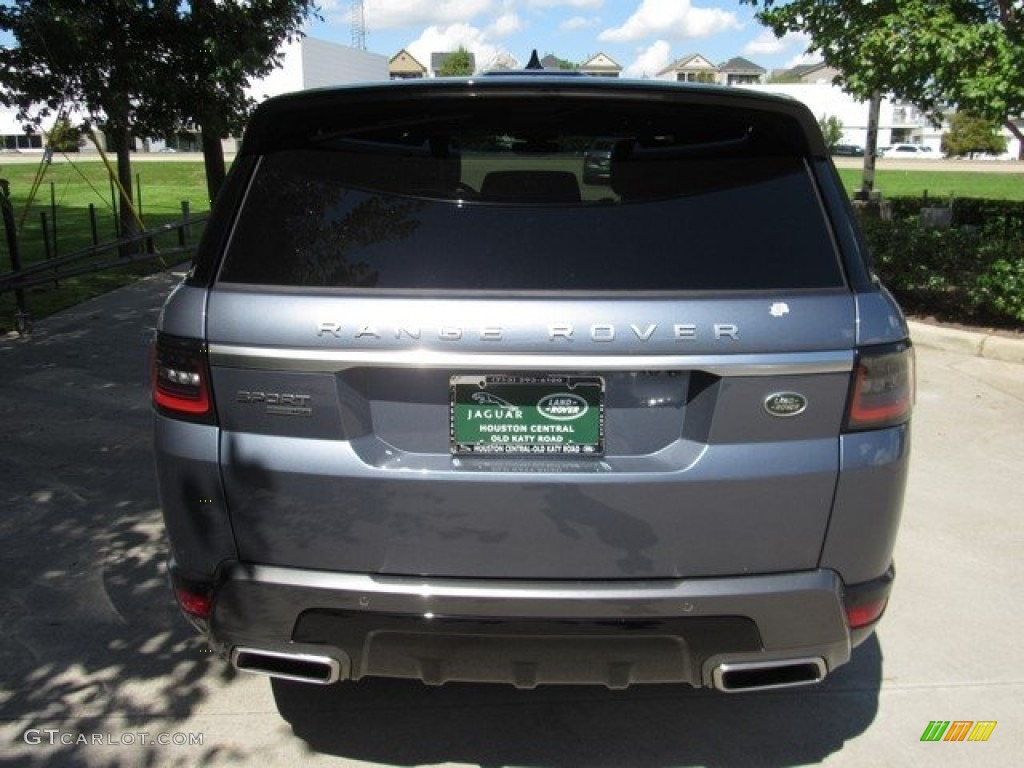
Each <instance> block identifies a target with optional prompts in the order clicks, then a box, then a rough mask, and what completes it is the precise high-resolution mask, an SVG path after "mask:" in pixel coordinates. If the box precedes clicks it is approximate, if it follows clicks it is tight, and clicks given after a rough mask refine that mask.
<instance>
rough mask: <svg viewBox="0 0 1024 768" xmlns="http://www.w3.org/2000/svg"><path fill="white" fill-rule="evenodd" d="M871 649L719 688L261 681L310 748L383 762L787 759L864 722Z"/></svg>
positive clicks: (814, 750)
mask: <svg viewBox="0 0 1024 768" xmlns="http://www.w3.org/2000/svg"><path fill="white" fill-rule="evenodd" d="M881 680H882V655H881V649H880V647H879V644H878V641H877V639H875V638H874V637H872V638H871V639H869V640H868V641H867V642H866V643H864V645H862V646H861V647H860V648H858V649H857V650H856V651H855V653H854V657H853V660H852V661H851V662H850V664H848V665H847V666H845V667H843V668H842V669H840V670H838V671H837V672H836V673H835V674H834V675H833V676H832V677H830V678H829V679H828V680H827V681H826V683H825V684H824V685H822V686H820V687H818V688H805V689H792V690H790V691H786V692H764V693H753V694H743V695H740V694H736V695H728V694H718V693H715V692H712V691H702V690H693V689H690V688H686V687H678V686H639V687H634V688H630V689H628V690H626V691H619V692H616V691H608V690H605V689H603V688H589V687H587V688H584V687H564V688H558V687H549V688H538V689H536V690H533V691H518V690H516V689H514V688H512V687H511V686H498V685H454V684H451V685H446V686H444V687H441V688H428V687H426V686H424V685H421V684H420V683H418V682H411V681H399V680H370V679H368V680H364V681H362V682H359V683H341V684H338V685H334V686H328V687H316V686H311V685H306V684H303V683H291V682H285V681H279V680H275V681H273V682H272V685H273V690H274V698H275V700H276V702H277V707H278V711H279V712H280V713H281V715H282V717H284V718H285V720H287V721H288V722H289V723H290V724H291V726H292V729H293V731H294V732H295V734H296V736H298V737H299V738H301V739H303V740H304V741H305V742H306V743H307V744H308V745H309V748H310V749H311V750H313V751H315V752H319V753H326V754H330V755H336V756H339V757H344V758H348V759H358V760H367V761H371V762H377V763H384V764H389V765H403V766H405V765H423V764H435V763H444V762H455V763H467V764H471V765H480V766H488V767H491V766H494V767H496V766H510V765H517V766H520V765H521V766H564V767H570V768H571V767H574V766H580V767H581V768H582V766H588V767H590V768H596V767H598V766H608V767H609V768H619V766H624V765H628V766H634V767H640V768H642V767H644V766H650V767H652V768H654V767H656V766H670V765H671V766H685V765H702V766H740V765H757V766H789V765H804V764H808V763H816V762H819V761H821V760H823V759H824V758H825V757H827V756H828V755H830V754H831V753H833V752H836V751H838V750H840V749H841V748H842V747H843V744H844V743H845V742H847V741H848V740H850V739H852V738H854V737H856V736H858V735H859V734H860V733H862V732H863V731H864V730H866V729H867V728H868V726H870V724H871V722H872V721H873V720H874V718H875V714H876V713H877V710H878V691H879V688H880V686H881Z"/></svg>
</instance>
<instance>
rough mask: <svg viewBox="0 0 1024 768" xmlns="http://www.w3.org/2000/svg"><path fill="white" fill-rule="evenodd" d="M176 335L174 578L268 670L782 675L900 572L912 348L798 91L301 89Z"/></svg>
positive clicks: (180, 315) (162, 417)
mask: <svg viewBox="0 0 1024 768" xmlns="http://www.w3.org/2000/svg"><path fill="white" fill-rule="evenodd" d="M597 153H600V154H601V157H604V158H607V169H606V170H607V172H605V171H604V169H602V172H601V173H595V172H588V171H587V169H588V167H589V166H588V165H587V164H588V162H589V163H593V161H594V158H595V157H596V155H597ZM154 360H155V362H154V379H153V381H154V384H153V400H154V406H155V411H156V416H155V445H156V458H157V467H158V474H159V483H160V492H161V497H162V502H163V510H164V517H165V520H166V526H167V533H168V536H169V540H170V548H171V562H170V574H171V579H172V583H173V587H174V591H175V594H176V596H177V599H178V602H179V604H180V606H181V608H182V610H183V611H184V612H185V614H187V615H188V616H189V617H190V618H191V619H192V620H193V621H194V623H195V624H196V625H197V626H198V627H200V628H201V629H202V631H204V632H205V633H206V634H207V636H208V638H209V640H210V642H211V643H212V645H213V647H214V648H215V649H216V650H218V651H219V652H220V653H222V654H223V655H224V656H225V657H227V658H230V660H231V662H232V663H233V664H234V665H235V666H236V667H237V668H239V669H242V670H249V671H253V672H261V673H265V674H269V675H273V676H277V677H281V678H290V679H296V680H304V681H309V682H315V683H332V682H334V681H336V680H345V679H359V678H362V677H364V676H368V675H380V676H390V677H403V678H414V679H420V680H422V681H424V682H426V683H431V684H439V683H443V682H445V681H449V680H461V681H504V682H509V683H513V684H515V685H517V686H521V687H530V686H534V685H537V684H541V683H598V684H603V685H606V686H610V687H614V688H617V687H622V686H626V685H629V684H631V683H644V682H673V681H675V682H682V683H687V684H690V685H694V686H709V687H710V686H714V687H716V688H719V689H721V690H725V691H735V690H749V689H761V688H767V687H776V686H786V685H798V684H804V683H812V682H816V681H819V680H821V679H823V678H824V677H825V676H826V675H827V674H828V673H830V672H831V671H832V670H834V669H836V668H837V667H839V666H840V665H842V664H843V663H845V662H847V661H848V660H849V659H850V654H851V649H852V648H853V647H854V646H856V645H857V644H858V643H860V642H862V641H863V640H864V639H865V638H866V637H867V636H868V635H869V634H870V632H871V631H872V629H873V627H874V625H875V623H876V622H877V621H878V619H879V617H880V616H881V614H882V612H883V610H884V608H885V605H886V601H887V598H888V595H889V590H890V587H891V584H892V580H893V569H892V560H891V558H892V550H893V545H894V540H895V536H896V529H897V526H898V522H899V517H900V508H901V504H902V498H903V490H904V484H905V479H906V474H907V463H908V453H909V442H910V433H909V419H910V411H911V404H912V399H913V370H912V368H913V358H912V351H911V347H910V342H909V339H908V336H907V328H906V324H905V322H904V320H903V317H902V315H901V313H900V311H899V309H898V308H897V306H896V305H895V303H894V302H893V300H892V298H891V297H890V296H889V294H888V293H887V292H886V291H885V290H884V289H883V288H882V287H881V286H880V285H879V284H878V281H877V279H876V278H875V276H874V275H873V274H872V271H871V265H870V262H869V259H868V255H867V254H866V252H865V250H864V246H863V244H862V242H861V240H860V237H859V235H858V232H857V229H856V226H855V223H854V221H853V219H852V214H851V212H850V209H849V206H848V203H847V200H846V198H845V196H844V193H843V189H842V187H841V186H840V182H839V180H838V178H837V176H836V173H835V171H834V168H833V166H832V164H831V161H830V160H829V156H828V150H827V148H826V147H825V145H824V143H823V141H822V137H821V134H820V132H819V129H818V127H817V124H816V121H815V119H814V117H813V115H812V114H811V113H810V112H808V111H807V110H806V109H805V108H804V107H803V106H801V105H800V104H798V103H797V102H795V101H791V100H788V99H783V98H780V97H772V96H766V95H762V94H757V93H752V92H745V91H742V90H739V89H720V88H714V87H703V86H685V85H680V84H674V83H654V82H643V83H640V82H632V83H631V82H624V81H607V80H601V79H597V78H586V77H568V76H563V77H559V76H527V75H522V76H505V77H481V78H478V79H474V80H456V79H452V80H443V79H438V80H430V81H420V82H404V83H389V84H375V85H366V86H357V87H347V88H339V89H333V90H324V91H311V92H306V93H301V94H295V95H288V96H283V97H280V98H276V99H272V100H270V101H268V102H266V103H265V104H263V105H262V106H261V107H260V108H259V109H257V111H256V113H255V115H254V117H253V118H252V121H251V124H250V126H249V128H248V131H247V133H246V135H245V139H244V142H243V145H242V149H241V151H240V153H239V155H238V157H237V159H236V160H235V162H234V166H233V168H232V170H231V174H230V176H229V179H228V181H227V184H226V187H225V189H224V190H223V191H222V193H221V195H220V196H219V198H218V200H217V202H216V205H215V207H214V210H213V213H212V215H211V218H210V221H209V223H208V225H207V228H206V231H205V234H204V236H203V240H202V243H201V246H200V248H199V252H198V254H197V256H196V259H195V262H194V264H193V266H192V269H191V271H190V272H189V274H188V276H187V278H186V279H185V280H184V282H183V284H182V285H180V286H179V287H178V288H177V289H176V290H175V291H174V292H173V294H172V295H171V296H170V298H169V299H168V301H167V304H166V306H165V308H164V311H163V314H162V316H161V319H160V325H159V331H158V334H157V338H156V341H155V354H154Z"/></svg>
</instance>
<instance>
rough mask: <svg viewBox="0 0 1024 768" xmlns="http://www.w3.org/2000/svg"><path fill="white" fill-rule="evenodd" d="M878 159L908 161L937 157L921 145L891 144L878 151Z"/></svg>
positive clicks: (928, 148) (929, 149)
mask: <svg viewBox="0 0 1024 768" xmlns="http://www.w3.org/2000/svg"><path fill="white" fill-rule="evenodd" d="M878 156H879V157H886V158H902V159H905V160H906V159H909V160H934V159H935V158H936V157H937V156H938V155H937V153H936V152H934V151H933V150H932V149H931V147H926V146H924V145H923V144H893V145H892V146H890V147H883V148H881V149H879V150H878Z"/></svg>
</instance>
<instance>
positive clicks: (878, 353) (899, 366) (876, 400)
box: [846, 344, 914, 432]
mask: <svg viewBox="0 0 1024 768" xmlns="http://www.w3.org/2000/svg"><path fill="white" fill-rule="evenodd" d="M913 405H914V350H913V348H912V347H911V346H910V344H899V345H896V346H886V347H880V348H878V349H866V350H861V351H860V353H859V354H858V356H857V364H856V366H855V367H854V371H853V379H852V381H851V384H850V399H849V407H848V409H847V414H846V431H848V432H857V431H862V430H865V429H881V428H882V427H891V426H895V425H896V424H903V423H905V422H907V421H909V420H910V412H911V410H912V409H913Z"/></svg>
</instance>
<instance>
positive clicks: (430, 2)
mask: <svg viewBox="0 0 1024 768" xmlns="http://www.w3.org/2000/svg"><path fill="white" fill-rule="evenodd" d="M496 5H497V4H496V3H495V2H494V0H402V2H395V0H366V2H365V4H364V7H363V14H364V16H365V17H366V26H367V27H368V28H369V29H370V30H374V29H406V28H408V27H421V26H424V25H443V24H459V23H462V24H465V23H468V22H469V21H470V20H472V19H473V18H475V17H477V16H479V15H481V14H483V13H489V12H493V11H494V10H495V7H496Z"/></svg>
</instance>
